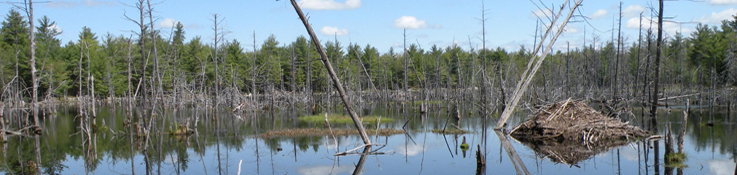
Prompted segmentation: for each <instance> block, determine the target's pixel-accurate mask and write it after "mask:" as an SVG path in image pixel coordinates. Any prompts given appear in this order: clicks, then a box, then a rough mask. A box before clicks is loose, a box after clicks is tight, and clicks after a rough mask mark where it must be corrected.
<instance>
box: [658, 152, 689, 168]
mask: <svg viewBox="0 0 737 175" xmlns="http://www.w3.org/2000/svg"><path fill="white" fill-rule="evenodd" d="M664 161H665V166H666V167H673V168H685V167H688V165H684V164H683V162H685V161H686V154H684V153H672V154H665V160H664Z"/></svg>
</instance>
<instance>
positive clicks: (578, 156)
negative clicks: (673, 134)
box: [509, 99, 650, 166]
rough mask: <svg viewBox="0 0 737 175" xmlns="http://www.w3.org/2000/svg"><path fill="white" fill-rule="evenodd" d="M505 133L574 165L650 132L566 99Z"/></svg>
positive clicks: (554, 158) (539, 151)
mask: <svg viewBox="0 0 737 175" xmlns="http://www.w3.org/2000/svg"><path fill="white" fill-rule="evenodd" d="M509 135H511V136H512V137H513V138H515V139H517V140H518V141H520V142H522V143H523V144H525V145H527V146H528V147H530V148H532V149H533V150H535V152H537V153H540V154H543V155H545V156H547V157H549V158H550V159H552V160H553V161H554V162H558V163H565V164H568V165H572V166H576V163H577V162H579V161H582V160H586V159H588V158H589V157H590V156H593V155H596V154H598V153H599V152H603V151H607V150H609V149H610V148H616V147H618V146H622V145H625V144H627V143H629V142H630V141H633V140H635V139H637V138H644V137H646V136H649V135H650V133H649V132H647V131H645V130H642V129H640V128H638V127H636V126H631V125H629V124H628V122H622V121H620V120H619V119H616V118H611V117H607V116H605V115H603V114H601V113H600V112H599V111H596V110H595V109H593V108H591V107H589V106H587V105H586V104H585V103H583V102H580V101H571V100H570V99H568V100H566V101H564V102H558V103H555V104H552V105H548V106H544V107H542V108H540V109H539V110H538V111H537V112H536V113H535V114H534V116H533V117H532V118H530V119H528V120H527V121H525V122H524V123H522V124H520V125H518V126H517V127H515V128H514V129H512V130H511V131H510V133H509Z"/></svg>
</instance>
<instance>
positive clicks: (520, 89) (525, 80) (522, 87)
mask: <svg viewBox="0 0 737 175" xmlns="http://www.w3.org/2000/svg"><path fill="white" fill-rule="evenodd" d="M568 1H569V0H566V2H565V3H563V5H562V6H561V8H560V10H559V11H558V14H557V15H556V16H555V18H553V21H552V23H551V24H550V26H549V27H548V29H547V31H546V32H545V35H543V36H542V37H543V39H541V40H540V43H538V47H537V48H536V49H535V51H534V52H533V54H532V56H531V57H530V62H529V63H528V64H527V69H526V70H525V71H524V72H523V73H522V78H521V79H520V82H519V83H517V88H516V89H515V91H514V95H513V96H512V99H511V101H510V102H509V103H508V105H509V107H508V108H505V109H504V111H503V112H502V115H501V117H500V119H499V122H498V123H497V124H496V128H494V129H495V130H501V129H502V128H503V127H504V125H505V124H506V122H507V119H509V117H510V116H511V115H512V112H514V108H515V107H516V106H517V103H518V102H519V100H520V98H521V97H522V95H523V94H524V93H525V91H527V87H528V86H529V84H530V81H532V78H533V77H534V76H535V73H536V72H537V70H538V69H540V65H542V63H543V60H545V56H547V55H548V53H549V52H550V50H551V48H552V47H553V44H554V43H555V41H556V40H557V39H558V36H560V34H561V33H562V32H563V29H564V28H565V26H566V24H568V20H569V19H570V18H571V16H573V12H574V11H575V10H576V8H578V6H579V5H581V1H582V0H578V1H577V2H576V3H575V4H574V5H573V6H572V7H571V8H570V9H571V10H570V12H568V16H567V17H566V18H565V19H564V20H563V23H562V24H561V25H560V27H559V28H558V31H557V32H556V34H555V36H553V38H552V39H551V40H550V43H549V44H548V46H547V47H546V48H545V50H543V54H542V55H541V56H540V58H538V59H537V62H536V63H535V67H534V68H533V67H532V63H533V62H534V61H535V58H536V56H537V52H538V51H539V49H540V48H541V47H540V46H542V44H543V42H544V41H545V38H546V37H547V36H548V35H549V34H550V32H551V31H552V30H553V27H555V23H556V22H557V21H558V19H559V18H560V15H561V14H562V12H563V9H564V8H565V7H566V5H568ZM531 68H532V69H531ZM528 72H529V74H528Z"/></svg>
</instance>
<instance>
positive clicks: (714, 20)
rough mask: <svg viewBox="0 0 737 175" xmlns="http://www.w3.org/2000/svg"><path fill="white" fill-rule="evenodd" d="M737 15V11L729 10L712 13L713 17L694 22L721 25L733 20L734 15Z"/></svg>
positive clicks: (703, 17)
mask: <svg viewBox="0 0 737 175" xmlns="http://www.w3.org/2000/svg"><path fill="white" fill-rule="evenodd" d="M735 14H737V9H734V8H729V9H727V10H724V11H721V12H712V13H711V15H707V16H702V17H701V18H699V19H697V20H694V22H699V23H704V24H719V23H721V22H722V20H725V19H732V15H735Z"/></svg>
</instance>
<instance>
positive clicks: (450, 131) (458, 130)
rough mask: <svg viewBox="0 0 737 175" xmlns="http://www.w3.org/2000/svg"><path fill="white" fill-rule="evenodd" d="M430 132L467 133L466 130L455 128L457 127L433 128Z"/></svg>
mask: <svg viewBox="0 0 737 175" xmlns="http://www.w3.org/2000/svg"><path fill="white" fill-rule="evenodd" d="M432 133H436V134H465V133H468V131H466V130H462V129H457V128H448V129H445V130H443V129H433V130H432Z"/></svg>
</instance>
